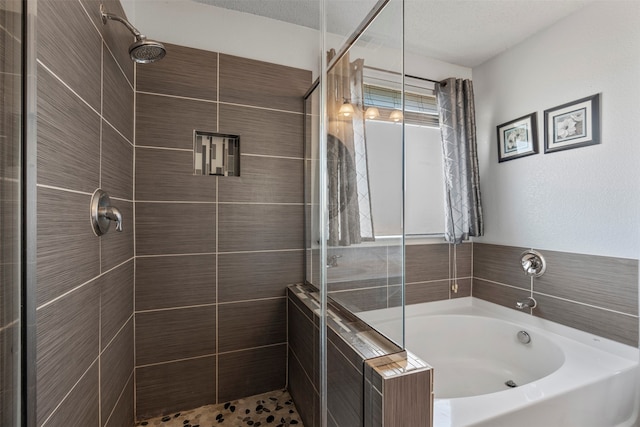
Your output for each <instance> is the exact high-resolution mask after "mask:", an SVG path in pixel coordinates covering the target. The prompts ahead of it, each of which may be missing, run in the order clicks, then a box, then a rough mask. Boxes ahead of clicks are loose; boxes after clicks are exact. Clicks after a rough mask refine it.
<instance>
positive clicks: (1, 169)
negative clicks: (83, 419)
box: [0, 0, 22, 426]
mask: <svg viewBox="0 0 640 427" xmlns="http://www.w3.org/2000/svg"><path fill="white" fill-rule="evenodd" d="M21 37H22V1H21V0H12V1H10V0H5V1H2V2H0V52H2V55H0V79H1V80H2V81H1V82H0V95H1V96H0V425H2V426H18V425H20V424H21V415H20V386H21V383H20V378H21V377H20V331H21V330H20V327H21V324H20V274H21V264H20V262H21V260H20V254H21V249H20V248H21V246H20V242H21V235H20V229H21V226H20V224H21V219H20V215H21V210H20V205H21V166H20V165H21V127H22V126H21V124H22V91H21V87H22V48H21Z"/></svg>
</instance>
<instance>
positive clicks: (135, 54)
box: [100, 5, 167, 64]
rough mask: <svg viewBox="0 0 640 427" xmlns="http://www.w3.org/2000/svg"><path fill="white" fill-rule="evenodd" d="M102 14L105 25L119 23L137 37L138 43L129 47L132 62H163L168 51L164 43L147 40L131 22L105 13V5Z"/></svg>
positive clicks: (102, 6) (101, 9) (101, 7)
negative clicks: (111, 22)
mask: <svg viewBox="0 0 640 427" xmlns="http://www.w3.org/2000/svg"><path fill="white" fill-rule="evenodd" d="M100 14H101V16H102V23H103V24H105V25H106V24H107V21H108V20H112V21H118V22H120V23H122V24H123V25H124V26H125V27H127V29H128V30H129V31H131V33H132V34H133V35H134V36H135V38H136V41H135V42H133V43H132V44H131V46H129V56H131V60H133V61H135V62H137V63H139V64H150V63H152V62H156V61H159V60H161V59H162V58H164V56H165V55H166V54H167V50H166V49H165V47H164V45H163V44H162V43H160V42H157V41H154V40H149V39H147V37H146V36H145V35H144V34H142V33H141V32H140V31H138V29H137V28H136V27H134V26H133V25H131V23H130V22H129V21H127V20H126V19H124V18H122V17H120V16H118V15H114V14H113V13H109V12H107V11H105V9H104V5H100Z"/></svg>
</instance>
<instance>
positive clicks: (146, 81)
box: [136, 43, 218, 101]
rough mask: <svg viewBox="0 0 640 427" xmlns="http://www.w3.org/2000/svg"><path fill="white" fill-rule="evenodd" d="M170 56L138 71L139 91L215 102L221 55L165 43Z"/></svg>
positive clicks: (139, 68) (137, 87)
mask: <svg viewBox="0 0 640 427" xmlns="http://www.w3.org/2000/svg"><path fill="white" fill-rule="evenodd" d="M164 46H165V47H166V48H167V56H165V57H164V58H163V59H162V61H158V62H156V63H155V64H153V66H152V67H144V66H140V67H138V73H137V75H136V80H137V86H136V90H139V91H142V92H154V93H162V94H166V95H176V96H184V97H188V98H199V99H208V100H211V101H216V100H217V96H218V92H217V73H218V54H217V53H216V52H210V51H207V50H202V49H193V48H190V47H185V46H178V45H175V44H170V43H164Z"/></svg>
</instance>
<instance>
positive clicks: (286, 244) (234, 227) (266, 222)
mask: <svg viewBox="0 0 640 427" xmlns="http://www.w3.org/2000/svg"><path fill="white" fill-rule="evenodd" d="M219 212H220V214H219V215H220V216H219V219H218V241H219V242H218V250H219V251H220V252H231V251H260V250H269V249H302V248H303V247H304V246H303V245H304V241H303V235H304V224H303V223H304V218H303V206H294V205H259V204H257V205H254V204H246V205H244V204H221V205H219Z"/></svg>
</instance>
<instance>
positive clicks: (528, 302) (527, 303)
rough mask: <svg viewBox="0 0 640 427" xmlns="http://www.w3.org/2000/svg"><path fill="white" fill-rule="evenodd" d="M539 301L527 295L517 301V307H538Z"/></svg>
mask: <svg viewBox="0 0 640 427" xmlns="http://www.w3.org/2000/svg"><path fill="white" fill-rule="evenodd" d="M537 305H538V302H537V301H536V300H535V299H533V297H527V298H524V299H521V300H518V301H516V308H519V309H520V310H523V309H525V308H536V306H537Z"/></svg>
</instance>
